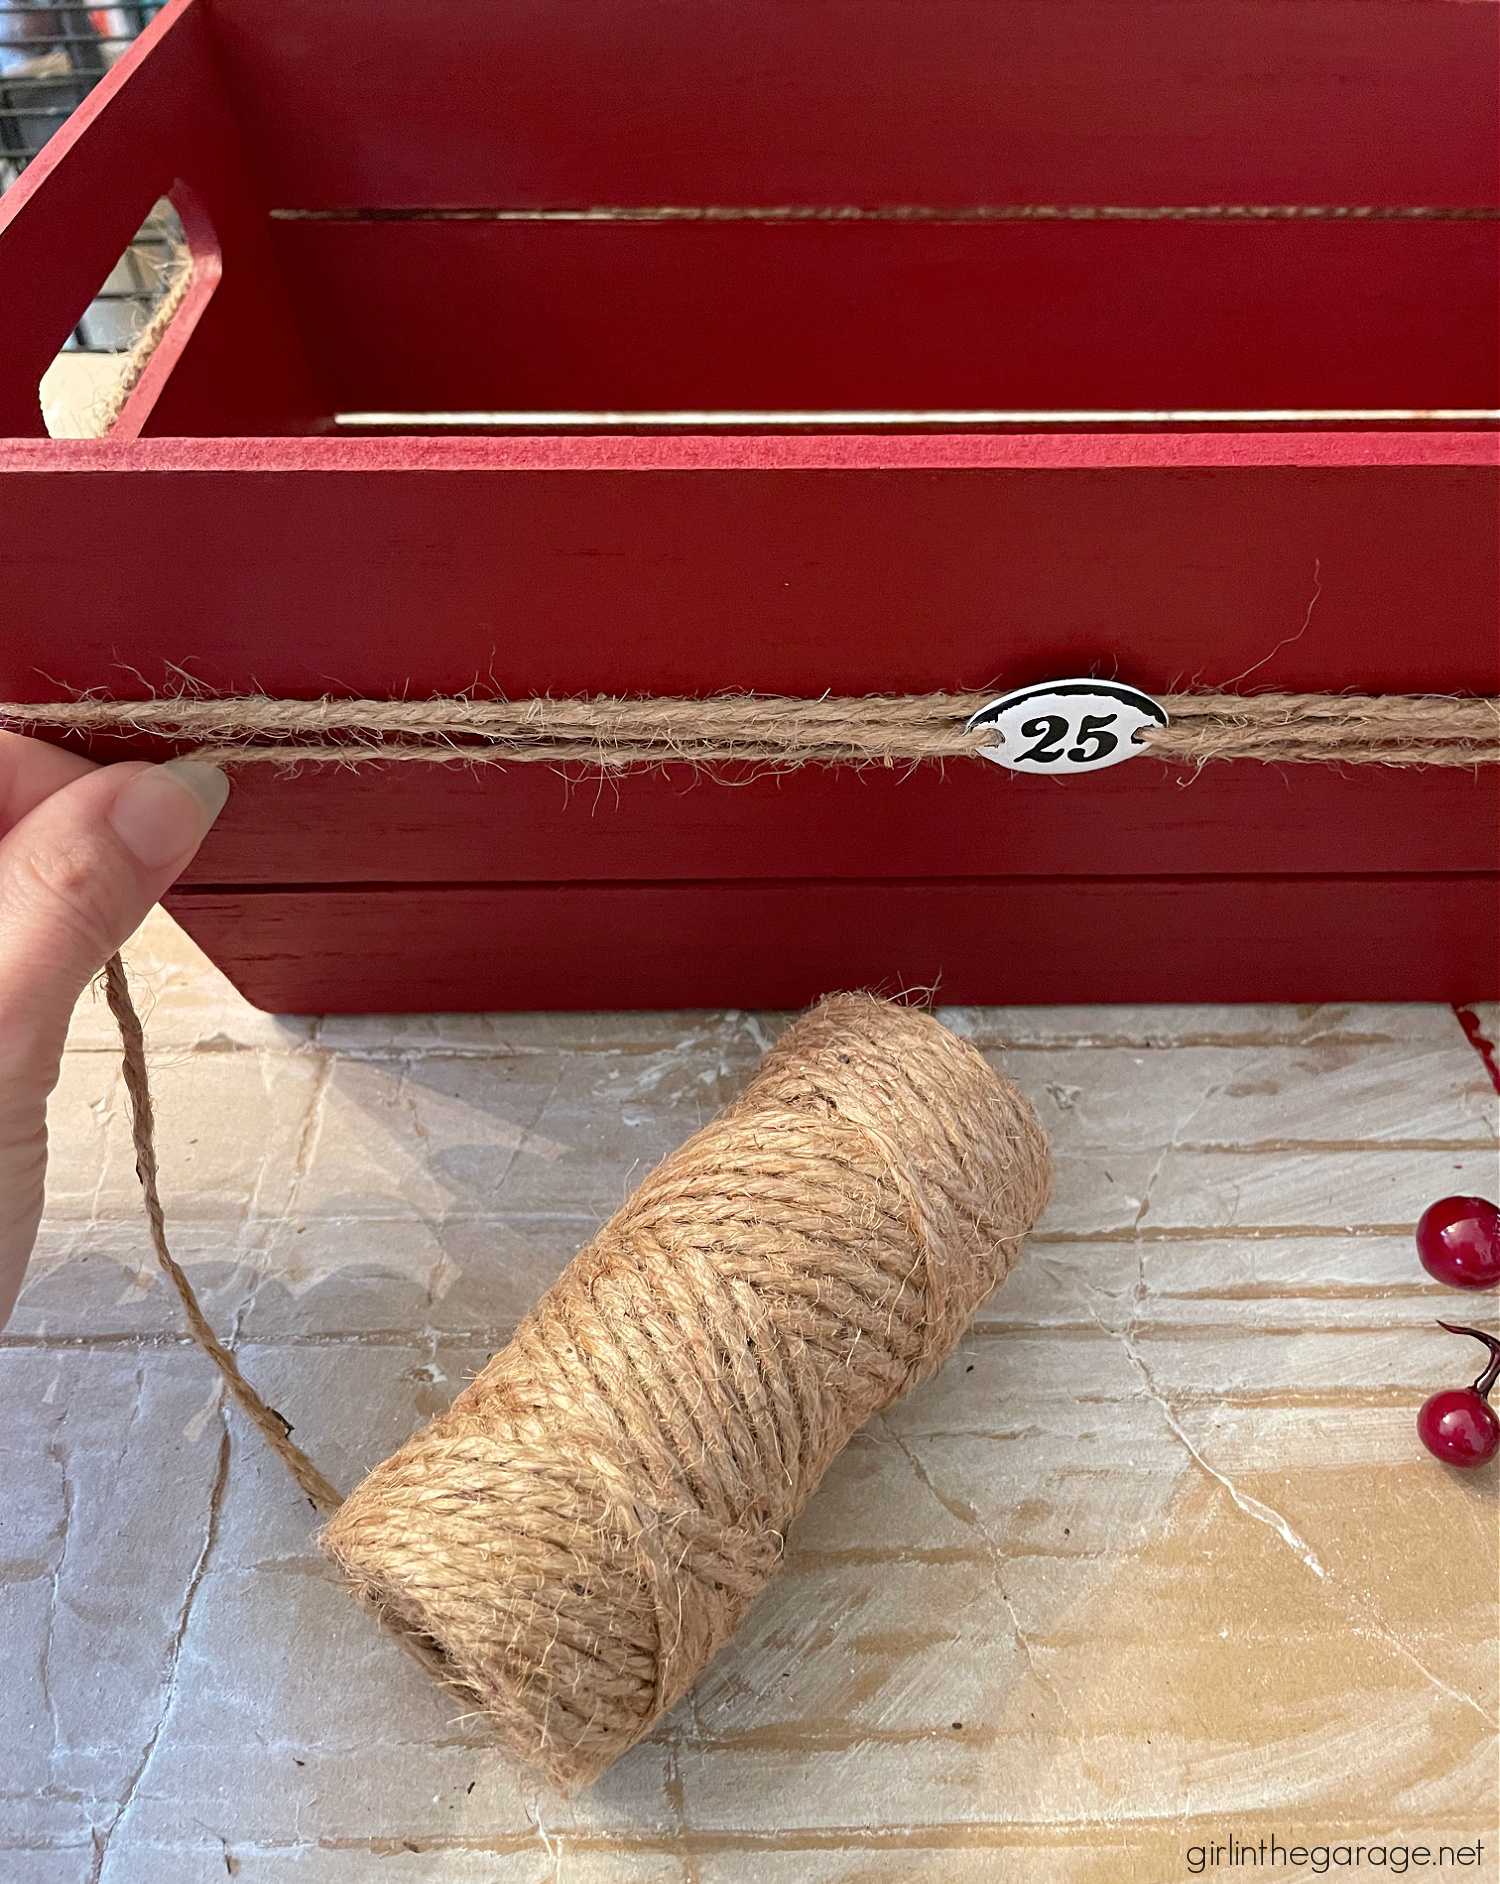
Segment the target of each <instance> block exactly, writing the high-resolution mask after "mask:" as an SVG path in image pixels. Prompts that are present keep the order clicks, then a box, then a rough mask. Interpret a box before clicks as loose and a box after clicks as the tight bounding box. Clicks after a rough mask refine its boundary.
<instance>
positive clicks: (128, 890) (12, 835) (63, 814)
mask: <svg viewBox="0 0 1500 1884" xmlns="http://www.w3.org/2000/svg"><path fill="white" fill-rule="evenodd" d="M228 793H229V781H228V779H227V778H226V777H225V776H224V774H223V773H222V772H221V771H219V770H218V768H217V767H216V766H211V765H201V764H197V763H195V762H194V761H191V760H186V759H174V760H172V761H170V762H169V763H168V764H166V765H145V764H142V763H140V762H126V763H124V764H121V765H110V766H101V767H99V768H97V769H95V770H91V771H89V772H87V773H85V774H84V775H83V776H82V777H78V778H75V779H73V780H72V781H71V782H70V783H68V784H66V785H63V786H62V787H61V789H60V790H56V791H54V792H52V793H51V794H50V795H48V796H47V797H46V798H44V799H42V800H41V802H40V803H38V804H36V805H34V806H33V807H32V809H31V810H30V811H29V812H27V814H26V815H25V817H23V818H22V819H21V820H20V821H19V822H18V823H17V824H16V825H15V826H14V827H13V828H12V829H11V830H10V831H9V832H7V834H6V835H5V837H4V838H3V839H0V1013H8V1014H9V1015H10V1017H11V1019H12V1020H13V1021H17V1020H22V1019H24V1016H25V1013H26V1012H27V1010H29V1009H37V1010H46V1011H48V1012H54V1011H55V1010H57V1009H58V1008H63V1009H66V1010H67V1011H69V1012H71V1010H72V1006H73V1003H74V1002H75V1001H76V1000H77V998H78V996H79V994H81V993H82V991H83V989H84V987H85V985H86V984H87V983H88V981H89V980H90V979H91V978H92V977H93V976H94V975H96V974H97V973H98V972H99V970H100V968H101V967H103V965H104V963H105V961H106V960H107V958H108V957H109V956H110V955H112V954H113V953H114V951H115V950H116V949H117V948H119V946H120V944H121V943H122V942H123V941H124V940H125V939H126V937H127V936H129V935H130V934H132V933H133V932H134V930H136V929H137V928H138V927H139V926H140V924H141V922H142V921H143V920H144V918H145V915H146V912H147V910H149V909H150V907H151V905H152V904H153V903H154V902H156V900H157V899H158V897H160V896H161V895H162V893H163V892H164V891H165V890H166V889H167V888H168V886H169V885H170V884H172V883H173V882H174V881H175V880H176V878H177V877H178V875H179V874H180V873H181V872H182V870H183V869H184V868H185V867H186V866H187V864H188V863H189V862H191V860H192V857H193V855H194V853H195V852H196V850H197V848H198V846H199V844H201V843H202V841H203V838H204V836H205V834H206V833H207V831H208V828H209V826H210V825H211V824H212V823H213V821H214V819H215V818H216V817H217V816H218V814H219V811H220V809H221V808H222V806H223V803H224V800H225V798H226V797H227V796H228Z"/></svg>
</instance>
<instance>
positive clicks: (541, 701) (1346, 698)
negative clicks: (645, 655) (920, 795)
mask: <svg viewBox="0 0 1500 1884" xmlns="http://www.w3.org/2000/svg"><path fill="white" fill-rule="evenodd" d="M992 697H993V696H992V695H991V694H988V693H921V694H893V695H882V694H872V695H866V696H861V697H848V698H846V697H838V696H826V697H824V698H822V699H811V700H809V699H797V698H791V697H786V696H780V695H769V694H724V695H717V696H714V697H711V698H708V699H692V698H679V697H674V696H670V695H663V696H659V697H649V698H640V699H631V698H621V697H617V696H609V695H599V696H594V697H589V698H575V699H550V698H533V699H525V700H487V699H469V698H464V697H449V698H440V699H432V700H334V699H322V700H282V699H273V698H270V697H269V696H266V695H262V694H246V695H228V696H222V697H217V698H197V697H191V696H183V697H180V698H176V699H152V700H100V699H94V698H85V699H81V700H73V701H50V702H40V703H30V704H25V703H10V704H0V725H6V724H8V725H11V726H14V727H17V728H27V729H35V730H42V731H49V732H57V733H95V734H100V733H110V734H144V735H149V736H154V737H159V738H164V739H168V740H171V741H173V742H179V741H181V742H192V743H191V745H190V746H189V747H188V749H187V750H184V751H183V752H181V753H179V754H178V756H179V757H182V758H193V759H201V760H205V761H207V762H209V763H211V764H214V765H275V766H282V767H289V766H296V765H303V764H308V763H329V762H331V763H336V764H339V765H342V766H360V765H373V764H391V763H398V764H400V763H422V764H429V765H431V764H436V765H453V764H466V765H537V764H547V765H566V764H582V765H587V766H592V767H595V768H598V769H601V770H605V771H614V770H618V769H622V768H625V767H629V766H642V765H646V766H659V765H665V764H673V763H687V764H693V765H717V764H730V763H751V764H757V765H762V764H763V765H771V766H775V767H777V768H782V769H795V768H797V767H799V766H803V765H812V764H818V765H834V766H838V765H864V764H872V763H873V764H887V765H894V764H897V763H911V762H917V761H922V760H930V759H958V758H971V757H974V756H975V755H976V754H978V753H979V752H980V751H981V749H982V748H983V747H985V746H986V745H991V744H993V742H994V738H995V735H994V732H993V729H990V728H986V727H976V728H974V729H973V730H972V731H970V730H968V728H967V725H966V722H967V721H968V719H969V717H970V716H971V715H972V714H973V713H975V712H977V711H978V710H979V709H980V708H981V707H983V706H985V705H987V704H988V703H989V701H990V699H991V698H992ZM1161 704H1162V705H1163V707H1165V709H1166V711H1167V713H1168V716H1169V722H1170V723H1169V724H1168V725H1166V726H1158V727H1151V728H1148V729H1146V730H1144V731H1143V732H1142V733H1141V735H1140V738H1141V741H1142V743H1143V744H1144V745H1145V746H1147V747H1148V748H1149V750H1150V752H1151V753H1152V755H1153V756H1154V757H1156V758H1159V759H1166V760H1171V761H1176V762H1179V763H1183V764H1199V765H1201V764H1203V763H1205V762H1206V761H1208V760H1214V759H1255V760H1259V761H1261V762H1263V763H1267V764H1272V763H1302V764H1313V763H1321V764H1337V765H1395V766H1480V765H1494V764H1497V763H1500V700H1496V699H1479V698H1468V697H1461V696H1457V695H1441V694H1437V695H1429V694H1375V695H1370V694H1293V693H1265V694H1244V695H1242V694H1229V693H1201V694H1191V693H1187V694H1167V695H1164V696H1162V701H1161Z"/></svg>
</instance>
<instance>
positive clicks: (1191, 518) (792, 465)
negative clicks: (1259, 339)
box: [0, 433, 1497, 699]
mask: <svg viewBox="0 0 1500 1884" xmlns="http://www.w3.org/2000/svg"><path fill="white" fill-rule="evenodd" d="M1495 459H1496V440H1495V439H1494V437H1493V436H1492V435H1490V436H1486V435H1482V434H1452V435H1448V434H1441V433H1439V434H1416V435H1398V434H1371V435H1364V436H1361V435H1349V434H1327V435H1321V436H1318V435H1314V436H1306V435H1301V436H1290V437H1274V436H1260V435H1257V436H1251V437H1243V438H1235V437H1227V438H1226V437H1218V436H1213V435H1198V436H1193V437H1186V438H1182V437H1178V438H1174V437H1171V436H1152V437H1144V438H1136V437H1129V436H1115V435H1098V436H1092V437H1088V438H1019V439H1015V438H998V437H990V438H986V437H956V438H938V439H921V438H901V437H883V438H880V437H876V438H843V439H839V438H780V439H777V438H760V439H713V438H696V439H618V440H606V439H583V440H569V439H538V440H525V439H517V440H487V439H471V440H451V439H439V440H414V439H407V440H396V439H391V440H369V441H360V442H356V441H352V440H307V441H294V440H287V441H275V440H270V441H262V442H258V443H257V442H247V441H239V442H230V441H224V442H218V443H210V442H207V441H205V442H204V443H202V444H199V445H191V444H172V443H169V442H167V441H156V442H151V441H141V442H140V443H138V444H133V445H123V446H115V447H110V446H93V445H85V444H79V445H75V446H72V447H65V446H62V445H47V446H30V445H27V444H24V443H23V444H20V445H16V446H11V447H9V448H4V449H3V454H0V516H3V519H4V537H3V542H4V555H5V558H6V562H5V568H4V582H5V593H6V599H7V607H8V614H9V624H8V632H7V635H6V637H5V642H4V646H3V649H0V663H3V664H0V681H3V685H4V690H5V694H6V696H7V697H10V698H12V699H14V698H26V697H28V696H34V695H36V694H37V693H38V691H39V690H40V693H41V697H56V695H57V691H58V689H59V688H61V689H67V688H80V687H95V686H103V687H106V688H108V689H109V690H110V691H112V692H117V693H119V694H122V695H124V696H125V697H129V696H130V695H131V694H133V693H134V694H139V693H140V692H141V691H143V690H149V689H150V688H153V687H161V686H169V685H170V684H171V683H172V675H171V672H170V670H169V668H168V665H167V664H168V663H169V662H176V663H179V664H183V665H185V666H186V667H187V668H188V669H189V671H190V672H192V673H193V674H194V675H195V676H196V677H197V678H198V679H199V680H201V681H202V682H203V684H205V685H206V686H208V687H211V688H213V689H215V690H221V691H242V690H244V689H246V688H253V687H257V686H258V687H261V688H263V689H265V690H266V691H268V692H271V693H276V694H283V695H318V694H322V693H324V692H325V691H331V692H334V693H341V694H372V695H399V694H401V693H403V692H405V691H413V692H416V693H445V692H454V691H457V690H460V689H463V688H467V687H471V686H473V685H475V684H476V683H480V684H492V685H493V686H494V687H496V688H498V689H499V690H501V691H503V692H505V693H508V694H511V695H525V694H532V693H546V692H553V693H582V692H591V691H599V692H626V693H628V692H647V693H677V692H683V693H698V692H706V691H712V690H714V689H717V688H751V689H760V690H763V691H767V692H783V693H793V694H818V693H822V692H824V691H832V692H835V693H865V692H871V691H882V690H884V691H908V690H913V691H916V690H923V689H927V688H945V687H982V686H985V685H987V684H989V683H990V682H992V681H994V682H1004V683H1006V684H1010V685H1019V684H1022V683H1026V682H1030V681H1034V680H1038V679H1044V678H1047V677H1049V676H1054V677H1055V676H1056V675H1057V674H1059V673H1060V672H1085V673H1086V672H1089V671H1090V670H1091V669H1097V670H1100V671H1104V672H1118V673H1119V675H1120V676H1121V677H1122V678H1127V679H1130V680H1132V681H1134V682H1135V683H1136V684H1138V685H1141V686H1145V687H1147V688H1150V689H1152V690H1155V691H1170V690H1172V689H1174V688H1175V687H1178V686H1182V685H1189V686H1191V685H1197V686H1216V685H1229V684H1239V685H1242V686H1253V687H1261V688H1266V687H1284V688H1290V689H1293V690H1302V691H1318V690H1322V689H1328V688H1332V689H1335V690H1338V689H1345V688H1357V689H1367V690H1372V691H1376V692H1382V691H1388V692H1408V691H1433V692H1479V693H1485V692H1491V691H1493V690H1494V688H1495V670H1496V645H1495V635H1494V622H1495V618H1496V613H1497V609H1496V541H1497V523H1496V503H1495V497H1496V488H1497V484H1496V472H1495ZM163 570H170V571H172V572H173V579H172V580H170V581H164V580H162V575H161V572H162V571H163ZM60 571H62V572H65V580H62V581H59V579H58V578H59V572H60Z"/></svg>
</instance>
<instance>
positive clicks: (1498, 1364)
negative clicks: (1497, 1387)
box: [1438, 1321, 1500, 1400]
mask: <svg viewBox="0 0 1500 1884" xmlns="http://www.w3.org/2000/svg"><path fill="white" fill-rule="evenodd" d="M1438 1327H1439V1328H1446V1329H1447V1330H1448V1332H1449V1334H1466V1335H1473V1337H1474V1339H1475V1340H1476V1341H1482V1342H1483V1343H1484V1345H1485V1346H1486V1347H1487V1348H1488V1349H1489V1351H1490V1364H1489V1366H1488V1367H1486V1368H1485V1370H1484V1372H1483V1373H1482V1374H1481V1375H1480V1376H1479V1378H1478V1380H1476V1381H1475V1382H1474V1391H1475V1393H1477V1394H1478V1395H1479V1397H1480V1399H1481V1400H1488V1399H1489V1397H1490V1389H1491V1387H1493V1386H1494V1384H1495V1382H1496V1381H1497V1380H1500V1341H1497V1340H1496V1339H1495V1337H1494V1336H1493V1335H1492V1334H1486V1333H1485V1332H1484V1330H1483V1329H1482V1328H1466V1327H1464V1326H1462V1325H1461V1324H1459V1323H1457V1322H1451V1321H1440V1322H1439V1323H1438Z"/></svg>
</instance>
